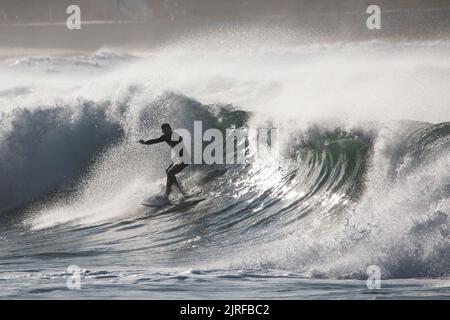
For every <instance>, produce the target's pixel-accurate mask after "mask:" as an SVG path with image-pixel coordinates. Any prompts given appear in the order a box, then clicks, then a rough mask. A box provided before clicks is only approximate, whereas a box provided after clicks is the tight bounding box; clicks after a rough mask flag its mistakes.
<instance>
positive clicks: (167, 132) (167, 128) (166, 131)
mask: <svg viewBox="0 0 450 320" xmlns="http://www.w3.org/2000/svg"><path fill="white" fill-rule="evenodd" d="M161 130H162V132H163V133H164V134H165V135H166V136H167V135H170V134H171V133H172V127H171V126H170V124H168V123H164V124H163V125H162V126H161Z"/></svg>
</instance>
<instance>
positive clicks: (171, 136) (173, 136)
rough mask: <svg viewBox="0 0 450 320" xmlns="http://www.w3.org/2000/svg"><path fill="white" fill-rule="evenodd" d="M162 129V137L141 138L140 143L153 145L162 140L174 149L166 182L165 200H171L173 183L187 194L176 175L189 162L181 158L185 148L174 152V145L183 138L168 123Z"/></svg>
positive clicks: (183, 193) (181, 141) (181, 191)
mask: <svg viewBox="0 0 450 320" xmlns="http://www.w3.org/2000/svg"><path fill="white" fill-rule="evenodd" d="M161 130H162V132H163V135H162V136H161V137H159V138H156V139H150V140H147V141H145V140H142V139H141V140H139V143H141V144H145V145H152V144H157V143H161V142H166V143H167V144H168V145H169V146H170V148H171V149H172V152H171V160H172V163H171V164H170V165H169V166H168V167H167V169H166V174H167V183H166V192H165V200H166V201H169V196H170V193H171V192H172V186H173V185H175V186H176V187H177V188H178V190H179V191H180V193H181V194H182V195H185V192H184V191H183V189H182V188H181V186H180V184H179V183H178V180H177V178H176V177H175V175H176V174H178V173H180V172H181V171H183V169H185V168H186V167H187V166H188V165H189V164H186V163H184V162H183V160H182V159H181V158H180V157H182V156H183V148H181V151H180V152H179V154H176V153H177V152H174V151H175V150H174V147H175V146H176V145H178V144H179V143H183V138H182V137H181V136H179V135H178V134H177V133H175V132H173V131H172V128H171V126H170V125H169V124H167V123H164V124H163V125H162V126H161Z"/></svg>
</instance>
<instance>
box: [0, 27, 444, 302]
mask: <svg viewBox="0 0 450 320" xmlns="http://www.w3.org/2000/svg"><path fill="white" fill-rule="evenodd" d="M263 31H264V30H260V32H257V31H255V30H249V31H248V32H244V30H240V31H239V32H233V31H228V32H225V31H222V32H217V33H214V34H208V35H204V34H203V35H201V34H198V35H195V36H192V37H186V38H183V39H179V40H177V41H176V42H173V43H170V44H167V45H164V46H161V47H158V48H155V49H152V50H150V49H149V50H142V49H140V50H138V49H136V50H126V51H125V50H123V49H120V48H116V49H114V48H104V49H102V50H99V51H97V52H95V53H83V54H76V55H68V54H61V55H54V54H53V55H39V56H36V55H22V56H17V57H8V58H6V59H4V60H2V61H1V62H0V176H1V177H2V179H1V182H0V214H1V215H2V221H5V223H4V224H3V226H2V228H1V230H2V234H0V236H1V238H2V239H4V241H2V242H1V244H0V251H1V252H2V256H3V258H2V259H3V260H2V261H5V262H8V264H3V266H2V268H3V269H6V271H5V272H4V273H3V275H2V277H4V278H5V279H6V278H8V279H13V278H14V279H20V277H22V276H25V274H26V272H25V273H24V274H21V273H20V270H28V269H36V270H39V271H38V274H47V275H48V274H49V272H50V273H51V275H49V277H50V278H51V279H53V280H52V281H55V282H57V281H59V280H58V279H60V280H61V279H63V278H64V270H65V268H66V267H67V266H68V265H69V264H78V265H80V266H82V267H83V268H85V269H87V270H85V273H84V276H85V277H86V279H87V280H86V281H94V282H95V281H101V280H99V279H100V276H99V275H98V274H96V272H97V271H99V272H104V273H106V274H108V275H111V277H116V278H117V279H118V281H119V282H120V281H122V282H123V283H124V285H126V286H128V285H130V286H131V285H132V284H133V283H134V284H136V282H133V281H138V282H139V281H143V283H145V281H146V280H145V279H146V278H147V277H150V278H153V277H154V278H158V279H159V278H161V279H164V281H171V280H170V279H173V278H172V277H175V278H176V277H187V278H188V279H191V280H192V281H194V282H195V280H196V279H197V278H201V275H204V276H205V277H207V278H208V279H210V280H211V281H219V284H220V283H221V282H220V279H221V278H220V277H222V276H226V275H230V274H236V273H237V275H238V276H239V277H242V278H246V277H247V276H249V275H251V274H259V275H260V276H263V275H267V276H268V277H269V276H274V277H281V278H280V279H283V277H284V276H289V275H291V276H294V275H295V277H299V279H309V280H314V279H323V278H325V279H351V280H355V281H356V280H365V279H366V278H367V274H366V269H367V267H368V266H369V265H378V266H379V267H380V268H381V271H382V274H383V279H390V280H393V281H394V280H395V279H397V280H398V279H404V278H439V279H440V278H442V277H444V278H446V277H448V276H449V273H450V259H449V258H448V256H449V254H450V242H449V241H450V240H449V239H450V238H449V235H450V229H449V227H450V224H449V220H448V219H449V218H448V216H449V214H450V202H449V196H450V177H449V174H448V172H450V171H449V169H450V160H449V159H450V157H449V152H450V123H449V121H450V91H449V90H448V88H449V86H450V60H449V59H448V57H449V52H450V43H449V42H448V41H446V40H442V41H428V42H426V41H415V42H406V41H405V42H390V41H366V42H333V43H323V42H321V43H307V44H306V43H305V44H302V43H301V42H300V43H298V44H291V45H289V44H287V43H289V41H287V40H285V39H286V38H287V39H291V38H292V37H295V33H294V32H288V31H287V30H286V31H285V32H281V33H275V32H272V33H271V32H265V31H264V32H263ZM273 39H277V40H273ZM243 44H245V46H244V45H243ZM242 111H243V112H242ZM195 120H202V121H203V123H204V126H205V127H219V128H221V129H223V127H227V126H228V125H230V124H238V125H239V123H244V124H245V125H246V126H249V127H250V128H259V127H264V126H267V125H268V124H269V123H270V125H273V126H275V127H277V128H280V129H281V132H282V137H281V138H282V139H281V141H282V158H281V161H280V162H275V161H274V160H273V159H271V158H262V159H261V158H257V159H255V161H250V163H249V165H247V166H192V167H191V168H189V169H188V170H187V171H186V172H184V173H183V174H182V175H181V176H180V179H181V181H182V182H183V185H184V186H185V188H186V189H187V190H188V192H190V193H192V194H194V195H196V196H201V197H205V198H206V200H205V201H202V202H200V203H194V204H188V205H175V206H173V207H170V208H166V209H162V210H159V211H156V212H155V211H154V210H152V209H148V208H145V207H142V206H140V205H139V203H140V202H141V201H142V199H144V198H145V197H148V196H149V195H152V194H155V193H156V192H158V191H159V190H161V188H162V185H163V184H164V168H165V167H166V166H167V165H168V163H169V151H168V148H167V146H165V145H164V146H162V145H161V146H153V147H147V146H141V145H139V144H137V141H138V140H139V139H149V138H151V137H157V136H159V135H160V129H159V127H160V125H161V123H164V122H169V123H171V124H172V126H173V127H174V128H187V129H188V130H192V127H193V122H194V121H195ZM16 230H17V232H18V233H17V234H15V232H16ZM27 243H33V245H31V246H28V245H27ZM19 252H20V254H19ZM218 252H220V255H218ZM23 256H26V257H28V258H27V259H25V258H23ZM92 257H95V259H94V258H92ZM54 258H57V259H54ZM94 260H95V261H94ZM11 266H16V267H15V271H14V270H12V269H10V268H11ZM48 270H51V271H48ZM186 270H188V271H186ZM183 272H184V273H183ZM149 273H150V276H149ZM132 277H137V279H140V280H130V279H131V278H132ZM89 279H90V280H89ZM309 280H308V281H309ZM11 281H12V280H11ZM36 281H37V282H36V283H39V282H38V280H36ZM280 281H281V280H280ZM293 281H294V280H293ZM281 282H282V281H281ZM110 285H111V286H112V289H111V290H114V285H113V284H110ZM117 288H119V286H118V287H117ZM130 290H131V291H130V295H131V296H133V295H134V294H136V293H135V292H134V291H133V290H134V289H130ZM20 292H22V293H24V292H25V294H29V292H28V293H27V291H26V290H25V289H24V291H20V290H19V289H17V290H15V291H14V290H12V291H11V295H14V294H18V295H20ZM87 294H89V293H87ZM226 294H230V295H231V296H233V293H230V292H228V293H225V292H224V295H226Z"/></svg>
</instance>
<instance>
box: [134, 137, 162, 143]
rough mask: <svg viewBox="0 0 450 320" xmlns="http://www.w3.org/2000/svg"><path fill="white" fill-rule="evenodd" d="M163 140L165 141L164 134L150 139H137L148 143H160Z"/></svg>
mask: <svg viewBox="0 0 450 320" xmlns="http://www.w3.org/2000/svg"><path fill="white" fill-rule="evenodd" d="M164 141H165V140H164V136H161V137H159V138H156V139H150V140H147V141H145V140H142V139H141V140H139V143H141V144H148V145H150V144H157V143H161V142H164Z"/></svg>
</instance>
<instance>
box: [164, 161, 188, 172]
mask: <svg viewBox="0 0 450 320" xmlns="http://www.w3.org/2000/svg"><path fill="white" fill-rule="evenodd" d="M188 165H189V164H186V163H184V162H177V163H173V162H172V163H171V164H170V166H168V167H167V169H166V173H167V175H176V174H178V173H180V172H181V171H183V170H184V169H185V168H186V167H187V166H188Z"/></svg>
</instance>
